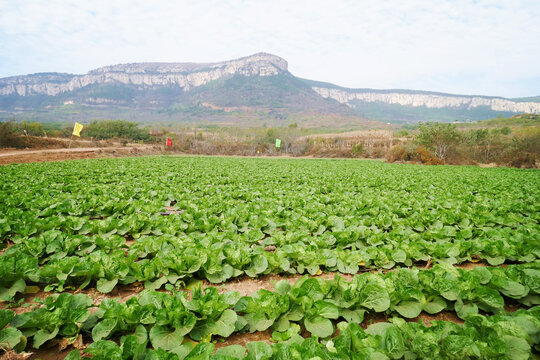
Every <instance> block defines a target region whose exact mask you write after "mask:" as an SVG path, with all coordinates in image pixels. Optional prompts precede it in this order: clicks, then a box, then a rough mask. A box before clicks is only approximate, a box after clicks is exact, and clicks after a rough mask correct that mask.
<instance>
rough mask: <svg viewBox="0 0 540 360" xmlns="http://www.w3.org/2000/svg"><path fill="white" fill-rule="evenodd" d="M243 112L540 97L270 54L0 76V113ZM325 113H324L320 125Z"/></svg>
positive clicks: (402, 112)
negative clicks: (382, 85) (326, 69)
mask: <svg viewBox="0 0 540 360" xmlns="http://www.w3.org/2000/svg"><path fill="white" fill-rule="evenodd" d="M201 104H205V105H201ZM240 113H241V114H242V115H241V116H246V117H247V118H249V119H251V120H253V121H252V122H251V123H257V122H260V123H268V124H270V123H275V124H277V125H279V126H281V125H283V124H284V123H285V122H286V121H289V120H290V121H293V122H296V121H303V120H298V119H307V120H306V122H305V124H317V125H325V126H333V125H335V124H334V123H335V121H334V120H331V119H334V118H335V119H341V120H342V121H343V123H346V124H353V125H356V124H359V123H361V122H362V121H364V120H366V119H371V120H378V121H384V122H394V123H415V122H418V121H443V122H444V121H456V120H459V121H472V120H483V119H490V118H494V117H497V116H499V115H504V116H511V115H513V114H516V113H535V114H540V98H526V99H505V98H501V97H488V96H465V95H451V94H444V93H434V92H427V91H416V90H374V89H347V88H343V87H339V86H336V85H334V84H329V83H322V82H317V81H313V80H307V79H301V78H298V77H295V76H293V75H292V74H291V73H290V72H289V71H288V68H287V61H285V60H284V59H282V58H280V57H278V56H275V55H271V54H267V53H258V54H255V55H252V56H248V57H243V58H239V59H235V60H230V61H222V62H215V63H134V64H122V65H111V66H105V67H102V68H99V69H95V70H92V71H89V72H88V73H87V74H85V75H73V74H62V73H40V74H33V75H24V76H13V77H8V78H3V79H0V121H2V120H7V119H11V118H13V117H17V118H21V117H27V118H29V119H36V120H40V121H53V120H54V121H63V120H69V121H71V120H73V119H75V118H77V119H79V120H91V119H94V118H124V119H128V120H137V121H148V119H151V120H152V121H190V122H194V121H195V122H196V121H204V122H220V121H222V122H223V123H226V124H229V125H230V124H235V123H237V122H238V121H240V118H239V114H240ZM246 114H247V115H246ZM261 114H263V115H261ZM324 117H326V118H325V119H327V121H326V120H325V121H326V122H325V123H324V121H323V123H321V121H319V120H320V119H322V118H324ZM293 119H294V120H293ZM251 120H250V121H251ZM303 124H304V123H303Z"/></svg>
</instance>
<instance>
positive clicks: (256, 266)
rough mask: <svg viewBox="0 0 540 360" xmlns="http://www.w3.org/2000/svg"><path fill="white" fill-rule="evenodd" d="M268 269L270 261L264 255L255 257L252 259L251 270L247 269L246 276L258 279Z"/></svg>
mask: <svg viewBox="0 0 540 360" xmlns="http://www.w3.org/2000/svg"><path fill="white" fill-rule="evenodd" d="M267 268H268V260H266V257H265V256H264V255H255V256H254V257H253V258H252V259H251V264H250V266H249V268H247V269H246V274H247V275H248V276H251V277H256V276H257V275H258V274H261V273H263V272H264V271H265V270H266V269H267Z"/></svg>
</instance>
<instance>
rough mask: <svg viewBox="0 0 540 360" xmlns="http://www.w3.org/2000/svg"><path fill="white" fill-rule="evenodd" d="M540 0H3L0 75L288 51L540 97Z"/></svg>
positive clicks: (401, 77) (336, 73) (294, 56)
mask: <svg viewBox="0 0 540 360" xmlns="http://www.w3.org/2000/svg"><path fill="white" fill-rule="evenodd" d="M539 19H540V0H528V1H525V0H476V1H473V0H453V1H442V0H406V1H405V0H370V1H367V0H356V1H355V0H332V1H319V0H292V1H291V0H272V1H262V0H252V1H248V0H223V1H218V0H197V1H196V0H193V1H187V0H185V1H184V0H182V1H173V0H169V1H148V0H115V1H111V0H92V1H79V0H77V1H67V0H66V1H64V0H47V1H42V0H36V1H33V0H0V77H7V76H12V75H22V74H31V73H37V72H67V73H76V74H84V73H86V72H88V71H89V70H92V69H95V68H98V67H101V66H105V65H112V64H120V63H133V62H213V61H222V60H229V59H234V58H238V57H242V56H247V55H251V54H254V53H257V52H268V53H272V54H274V55H278V56H281V57H282V58H284V59H285V60H287V61H288V63H289V71H290V72H291V73H292V74H294V75H296V76H299V77H303V78H308V79H313V80H319V81H327V82H331V83H334V84H337V85H340V86H344V87H351V88H376V89H417V90H430V91H441V92H448V93H455V94H478V95H492V96H505V97H522V96H538V95H540V20H539Z"/></svg>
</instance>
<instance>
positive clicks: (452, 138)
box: [415, 123, 460, 160]
mask: <svg viewBox="0 0 540 360" xmlns="http://www.w3.org/2000/svg"><path fill="white" fill-rule="evenodd" d="M459 139H460V135H459V132H458V131H457V129H456V125H455V124H446V123H426V124H420V126H419V133H418V135H417V136H416V139H415V141H416V142H417V143H418V144H420V145H424V146H426V147H427V148H428V149H430V150H432V151H434V152H435V156H437V158H439V160H444V159H446V158H447V156H448V152H449V150H450V149H451V148H452V146H454V145H455V144H457V142H458V141H459Z"/></svg>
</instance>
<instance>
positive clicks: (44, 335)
mask: <svg viewBox="0 0 540 360" xmlns="http://www.w3.org/2000/svg"><path fill="white" fill-rule="evenodd" d="M58 330H59V329H58V328H55V329H54V330H53V331H52V332H48V331H47V330H44V329H41V330H38V332H37V333H35V334H34V344H33V346H34V348H36V349H39V347H40V346H41V345H43V343H45V342H46V341H48V340H51V339H54V337H55V336H56V334H58Z"/></svg>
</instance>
